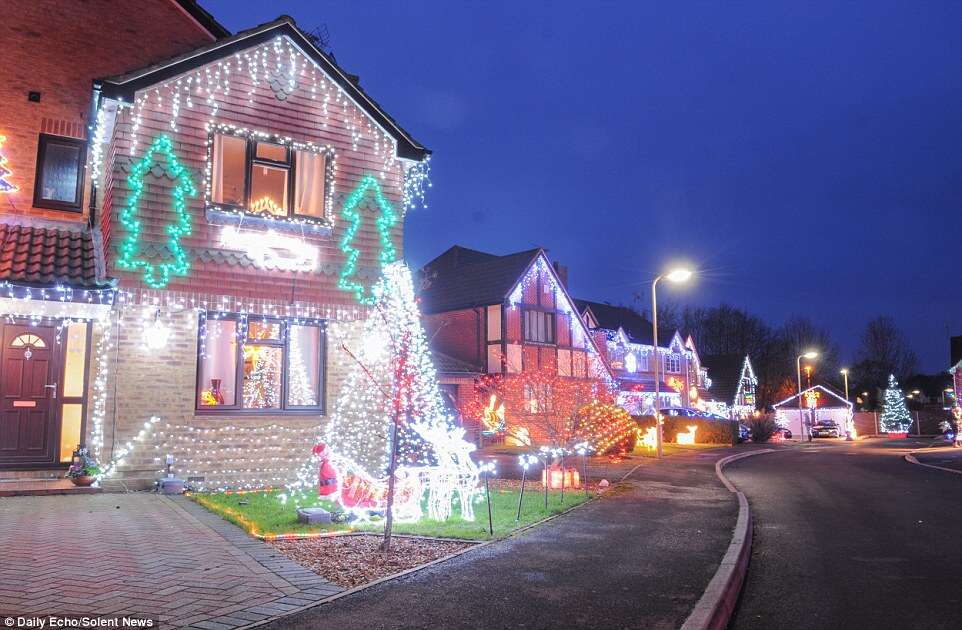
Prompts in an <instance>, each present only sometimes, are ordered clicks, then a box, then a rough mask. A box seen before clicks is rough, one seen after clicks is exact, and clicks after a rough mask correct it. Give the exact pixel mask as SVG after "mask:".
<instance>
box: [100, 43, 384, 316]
mask: <svg viewBox="0 0 962 630" xmlns="http://www.w3.org/2000/svg"><path fill="white" fill-rule="evenodd" d="M273 46H274V44H273V43H266V44H261V45H260V46H256V47H253V48H251V49H248V50H246V51H242V52H241V53H239V55H240V57H241V58H243V55H245V54H248V53H252V52H256V51H261V52H263V51H267V53H268V54H270V55H274V54H275V53H274V48H273ZM281 57H283V55H281ZM236 59H237V57H233V56H232V57H231V58H230V60H231V61H233V62H236ZM271 59H273V57H271ZM299 59H300V61H299V63H301V64H310V65H309V66H305V68H306V69H305V70H304V74H302V75H299V76H298V78H297V83H296V87H295V89H294V90H293V91H291V92H290V93H287V92H284V93H283V94H281V93H279V92H276V91H275V89H274V88H272V85H271V84H270V83H269V82H268V81H265V80H264V78H263V76H259V78H258V79H257V80H256V82H255V80H254V78H252V77H251V75H250V73H248V72H246V71H245V72H240V71H237V70H236V67H235V70H234V71H232V72H230V74H229V77H230V78H229V79H227V80H225V82H224V85H227V86H229V94H228V93H227V91H226V90H224V91H222V92H221V93H219V95H218V96H217V97H216V101H217V103H218V106H217V108H216V114H215V109H214V108H213V107H212V106H211V105H209V104H208V103H207V101H206V100H205V99H204V98H203V97H196V98H195V99H194V101H193V107H187V106H186V101H183V102H182V104H181V107H180V111H179V117H178V118H177V120H176V130H174V129H172V125H171V122H172V120H173V116H172V108H171V103H172V100H173V97H172V92H170V90H173V89H175V87H176V80H173V81H171V82H168V83H166V84H163V85H158V86H154V87H152V88H149V89H146V90H144V91H142V92H138V94H137V99H145V100H143V101H142V103H143V104H142V106H141V105H135V106H134V107H133V108H128V109H125V110H123V111H122V112H121V113H120V114H118V117H117V123H116V126H115V133H114V139H113V144H114V149H113V150H114V151H115V159H114V161H113V163H112V164H110V165H108V166H107V168H110V169H111V170H112V171H113V179H112V182H113V188H112V190H109V191H105V196H107V197H110V198H111V199H112V208H111V214H112V217H111V220H110V243H109V246H108V248H107V256H108V271H109V272H110V274H112V275H114V276H116V277H118V278H119V279H120V283H121V286H122V287H125V288H138V287H142V286H143V284H142V278H141V274H140V273H129V272H127V271H125V270H123V269H120V268H118V267H117V266H116V264H115V263H116V260H117V257H118V256H117V251H116V248H117V247H118V245H119V244H120V243H121V242H122V241H123V239H124V237H125V236H126V228H125V227H124V226H123V225H122V224H120V222H119V215H120V212H121V209H122V208H123V207H124V204H125V203H126V200H127V198H128V197H129V194H130V187H129V183H128V181H127V175H128V172H129V170H130V168H131V164H132V161H135V160H139V159H140V158H142V157H143V154H144V152H145V151H146V149H147V148H148V147H149V145H150V144H151V142H153V140H154V139H155V138H157V137H158V136H159V135H160V134H168V135H170V136H171V138H172V140H173V141H174V145H175V152H176V154H177V156H178V159H179V160H180V162H181V163H182V164H183V165H184V166H186V167H187V168H188V169H189V170H190V173H191V176H192V179H193V181H194V184H195V186H196V187H197V189H198V195H197V196H196V197H195V198H193V199H191V200H190V202H189V213H190V216H191V221H192V224H193V229H192V233H191V235H190V236H189V237H185V238H183V239H182V240H181V244H182V246H184V247H185V249H187V250H188V255H189V257H190V258H191V269H190V272H189V274H188V275H187V276H186V277H174V278H173V279H172V280H171V282H170V284H169V285H168V286H167V288H168V289H170V290H177V291H185V292H192V293H196V294H207V295H213V294H229V295H235V296H244V297H253V298H268V299H283V300H286V301H303V302H310V303H323V304H342V305H345V306H351V305H354V304H355V300H354V296H353V294H351V293H348V292H345V291H342V290H340V289H338V288H337V286H336V283H337V280H338V274H339V273H340V270H341V267H342V266H343V263H344V260H345V255H344V254H343V252H342V251H341V249H340V241H341V239H342V238H343V236H344V233H345V230H347V229H348V227H349V225H348V223H347V222H346V221H345V220H343V219H341V218H340V211H341V208H342V206H343V202H344V200H345V198H346V197H347V196H348V195H349V194H350V193H351V192H352V191H353V190H355V188H356V187H357V186H358V184H359V182H360V180H361V179H362V177H364V176H365V175H375V176H376V177H377V180H378V181H379V182H380V185H381V188H382V190H383V192H384V195H385V196H386V197H387V199H388V200H389V201H390V202H391V204H392V205H393V206H394V209H395V210H396V211H397V212H398V213H399V214H400V212H401V189H402V179H403V167H402V163H401V162H400V161H399V160H396V159H394V158H393V152H394V149H393V145H391V146H388V143H387V142H386V141H385V140H384V137H383V135H379V134H382V132H380V131H377V130H376V129H375V127H374V126H373V125H371V123H370V122H369V120H368V119H367V117H366V116H365V114H364V113H363V112H362V110H360V108H358V107H357V106H355V105H354V104H353V102H351V101H350V100H349V99H348V98H346V97H341V98H340V99H338V100H335V99H334V98H332V99H331V101H330V102H327V103H326V108H327V109H326V110H325V102H326V100H325V99H326V97H324V98H322V97H316V96H317V94H315V92H314V90H315V89H316V90H317V93H318V94H321V96H323V94H324V90H323V89H322V86H326V88H325V89H328V90H329V91H330V92H329V93H330V94H338V93H339V92H337V89H336V88H335V87H334V86H333V84H332V83H331V82H330V81H327V80H326V79H325V75H324V74H323V72H322V71H321V70H319V69H317V70H314V66H313V62H310V61H309V60H308V59H307V58H306V57H304V56H300V57H299ZM217 63H218V62H214V63H212V64H210V65H209V66H207V67H202V68H200V69H198V70H196V71H192V72H191V73H188V75H186V76H185V77H181V78H182V79H183V80H184V81H186V80H187V79H188V78H191V77H197V76H206V71H207V69H208V68H211V69H212V72H216V71H217V68H218V66H217ZM270 63H273V61H271V62H270ZM245 68H246V66H245ZM312 73H313V74H312ZM198 81H199V79H198ZM172 86H173V87H172ZM315 86H316V88H315ZM274 87H275V88H276V84H274ZM279 96H282V97H283V98H279ZM315 97H316V98H315ZM138 102H140V101H138ZM138 120H139V122H140V124H139V126H138V125H137V122H138ZM210 122H216V123H222V124H233V125H237V126H240V127H245V128H249V129H252V130H256V131H263V132H268V133H271V134H279V135H283V136H287V137H290V138H292V139H294V140H296V141H299V142H313V143H315V144H318V145H322V146H323V145H330V146H333V147H334V149H335V150H336V152H337V157H336V169H335V174H334V182H333V193H334V203H333V211H332V214H333V216H332V217H331V218H332V220H333V222H334V227H333V230H332V231H330V232H317V231H312V230H303V229H301V228H298V227H290V226H288V225H287V224H281V223H275V225H274V226H273V227H274V229H276V230H277V231H279V232H282V233H284V234H286V235H289V236H294V237H296V238H302V239H303V240H304V241H305V242H306V243H307V244H308V245H311V246H314V247H316V248H318V250H319V252H320V263H321V268H320V270H319V271H317V272H314V273H304V272H288V271H277V270H262V269H258V268H256V267H254V266H253V265H252V264H251V263H249V262H246V261H244V260H242V259H243V256H241V257H240V258H239V257H238V256H237V254H236V252H231V251H229V250H225V249H223V248H222V246H221V245H220V235H221V233H222V231H223V229H224V227H223V226H222V225H215V224H213V223H211V222H210V221H209V220H208V217H207V215H206V209H205V202H204V190H205V188H206V179H205V170H206V166H207V162H206V161H207V141H208V129H207V125H208V123H210ZM135 132H136V133H135ZM357 134H359V135H357ZM160 170H161V169H158V172H160ZM146 183H147V186H146V189H145V193H144V195H143V196H142V198H141V201H140V204H139V207H138V210H137V211H138V217H139V218H140V219H141V220H142V221H143V228H142V233H141V242H142V244H143V247H144V248H145V251H147V249H148V248H152V247H153V248H158V247H159V248H164V247H166V243H167V240H168V235H167V232H166V228H167V226H168V225H170V224H171V222H172V221H174V212H173V210H172V208H171V201H170V199H171V194H170V193H171V190H172V187H173V185H174V183H175V182H174V181H173V180H172V179H170V178H169V177H166V176H163V175H161V176H157V173H154V174H151V175H148V176H147V178H146ZM361 208H362V209H361V215H362V220H361V225H360V228H359V229H358V231H357V233H356V236H355V238H354V241H353V243H352V244H353V246H354V247H356V248H358V249H359V250H360V258H359V260H358V263H357V264H358V271H359V276H360V277H361V279H362V280H363V281H364V282H365V283H370V282H372V281H373V280H374V279H375V278H376V277H377V275H378V274H379V263H378V256H379V253H380V251H381V244H380V237H379V233H378V230H377V227H376V225H375V221H376V220H377V218H378V217H379V216H380V209H379V208H378V207H377V205H376V204H375V203H374V202H373V200H372V198H371V197H370V196H368V197H367V198H366V199H365V201H364V203H362V206H361ZM402 224H403V220H399V221H398V222H397V224H396V225H395V227H394V229H393V230H392V231H391V239H392V241H393V243H394V246H395V248H396V249H397V253H398V257H401V256H402V255H403V248H402V245H403V242H402V234H403V230H402ZM225 252H227V253H228V255H227V256H226V257H225V256H224V255H223V254H224V253H225ZM165 257H167V258H168V259H169V257H168V255H167V254H166V253H164V252H163V250H161V253H160V254H159V255H158V257H157V258H155V260H156V261H157V262H160V261H161V260H163V259H165ZM148 258H149V254H148Z"/></svg>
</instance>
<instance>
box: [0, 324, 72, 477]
mask: <svg viewBox="0 0 962 630" xmlns="http://www.w3.org/2000/svg"><path fill="white" fill-rule="evenodd" d="M57 358H58V353H57V344H56V329H55V328H53V327H51V326H20V325H10V324H8V325H5V326H3V348H2V351H0V362H2V364H0V399H2V401H0V466H22V467H29V466H42V465H52V464H55V463H56V461H57V455H58V447H59V441H60V440H59V436H58V435H57V428H58V427H57V414H56V405H55V404H54V401H55V399H56V397H57V374H58V370H57Z"/></svg>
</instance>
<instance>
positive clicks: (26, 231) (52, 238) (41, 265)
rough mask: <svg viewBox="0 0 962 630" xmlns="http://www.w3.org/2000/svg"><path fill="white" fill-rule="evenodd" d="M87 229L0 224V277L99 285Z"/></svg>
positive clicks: (103, 282)
mask: <svg viewBox="0 0 962 630" xmlns="http://www.w3.org/2000/svg"><path fill="white" fill-rule="evenodd" d="M95 252H96V250H95V248H94V244H93V239H92V238H91V236H90V232H87V231H84V232H74V231H70V230H60V229H56V228H43V227H32V226H27V225H8V224H0V280H6V281H8V282H18V283H24V284H67V285H70V286H74V287H83V288H103V287H106V286H109V285H110V283H109V282H107V281H105V280H102V279H100V278H98V277H97V264H96V259H95V256H96V253H95Z"/></svg>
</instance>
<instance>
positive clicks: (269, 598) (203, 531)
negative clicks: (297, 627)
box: [0, 493, 341, 630]
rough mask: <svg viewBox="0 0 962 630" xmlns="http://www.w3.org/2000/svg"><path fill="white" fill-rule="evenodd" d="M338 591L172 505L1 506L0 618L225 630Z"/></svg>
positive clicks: (86, 501)
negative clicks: (95, 618)
mask: <svg viewBox="0 0 962 630" xmlns="http://www.w3.org/2000/svg"><path fill="white" fill-rule="evenodd" d="M340 590H341V589H340V588H339V587H337V586H335V585H333V584H331V583H329V582H327V581H326V580H324V579H323V578H321V577H320V576H318V575H316V574H314V573H313V572H311V571H308V570H307V569H304V568H302V567H300V566H298V565H296V564H294V563H292V562H290V561H289V560H287V559H286V558H284V557H282V556H280V555H278V554H276V553H275V552H274V551H272V550H271V549H270V547H268V546H267V545H265V544H264V543H262V542H260V541H258V540H255V539H253V538H250V537H249V536H247V535H246V534H245V533H244V532H242V531H241V530H240V529H238V528H237V527H235V526H233V525H231V524H229V523H226V522H225V521H222V520H221V519H220V518H218V517H216V516H214V515H212V514H210V513H208V512H206V511H205V510H204V509H203V508H200V507H199V506H197V505H195V504H193V503H191V502H189V501H188V500H187V499H184V498H181V497H178V498H175V499H171V498H166V497H162V496H158V495H154V494H143V493H140V494H99V495H86V496H53V497H14V498H0V616H5V615H21V614H44V615H50V614H74V615H107V614H111V615H113V614H118V615H119V614H132V615H140V616H150V617H153V618H155V619H159V620H160V621H162V622H166V623H165V625H166V624H167V623H169V624H171V625H174V626H193V627H198V628H205V629H206V630H227V629H229V628H234V627H237V626H242V625H246V624H249V623H251V622H254V621H259V620H262V619H266V618H268V617H271V616H274V615H277V614H280V613H284V612H287V611H290V610H293V609H295V608H298V607H300V606H303V605H305V604H308V603H312V602H314V601H317V600H319V599H323V598H325V597H328V596H329V595H331V594H333V593H336V592H339V591H340Z"/></svg>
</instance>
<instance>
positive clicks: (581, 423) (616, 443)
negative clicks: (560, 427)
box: [575, 400, 636, 455]
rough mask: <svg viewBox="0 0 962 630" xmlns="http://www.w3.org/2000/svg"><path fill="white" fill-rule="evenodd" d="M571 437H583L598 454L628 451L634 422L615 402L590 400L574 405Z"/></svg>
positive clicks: (633, 435) (633, 443)
mask: <svg viewBox="0 0 962 630" xmlns="http://www.w3.org/2000/svg"><path fill="white" fill-rule="evenodd" d="M576 427H577V428H576V429H575V438H576V440H586V441H587V442H588V443H590V444H591V446H592V448H593V449H594V452H595V453H597V454H599V455H605V454H608V453H616V452H619V451H623V450H624V451H630V450H632V449H634V446H635V438H636V436H635V424H634V422H632V419H631V416H630V415H629V414H628V412H627V411H625V410H624V409H622V408H621V407H619V406H617V405H612V404H611V403H604V402H600V401H597V400H594V401H592V402H590V403H588V404H587V405H584V406H583V407H581V408H580V409H578V414H577V419H576Z"/></svg>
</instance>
